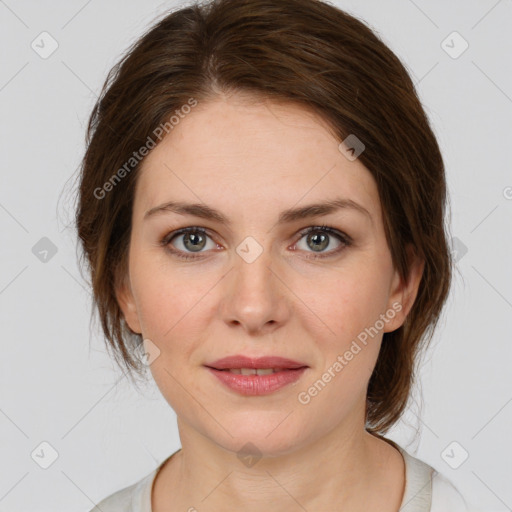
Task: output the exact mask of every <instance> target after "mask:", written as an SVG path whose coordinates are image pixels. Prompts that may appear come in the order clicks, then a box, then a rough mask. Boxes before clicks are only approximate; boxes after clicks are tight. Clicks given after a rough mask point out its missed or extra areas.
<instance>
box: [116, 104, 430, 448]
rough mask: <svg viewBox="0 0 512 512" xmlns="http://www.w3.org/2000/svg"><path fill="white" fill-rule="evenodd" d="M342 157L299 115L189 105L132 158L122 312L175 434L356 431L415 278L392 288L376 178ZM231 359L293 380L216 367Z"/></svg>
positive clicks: (222, 442)
mask: <svg viewBox="0 0 512 512" xmlns="http://www.w3.org/2000/svg"><path fill="white" fill-rule="evenodd" d="M338 146H339V142H338V141H337V140H336V139H335V138H334V136H333V135H332V134H331V133H330V131H329V129H328V127H327V126H326V125H325V123H323V122H322V120H321V119H320V118H318V117H317V116H316V115H315V114H313V113H311V112H309V111H307V110H305V109H303V108H302V107H299V106H296V105H290V104H286V105H285V104H277V103H274V102H265V103H264V102H256V101H254V99H253V100H252V101H251V100H250V98H247V97H242V96H231V97H229V98H227V97H219V98H217V99H215V100H212V101H209V102H208V103H205V104H201V103H200V104H198V106H197V107H195V108H194V109H193V110H192V112H190V113H189V114H188V115H187V116H186V117H184V118H183V119H181V120H180V122H179V124H177V125H175V126H174V128H173V130H172V131H171V132H170V133H169V135H167V136H166V138H164V139H163V140H162V142H161V143H160V144H159V145H158V146H157V147H156V148H155V149H154V150H153V151H152V152H151V153H150V154H149V155H148V156H147V157H146V158H145V160H144V161H143V165H142V169H141V170H140V175H139V177H138V183H137V188H136V194H135V199H134V205H133V218H132V233H131V240H130V249H129V270H128V275H127V276H126V281H125V284H124V285H123V286H122V287H121V288H120V289H119V291H118V300H119V303H120V306H121V308H122V310H123V313H124V316H125V318H126V321H127V322H128V324H129V326H130V328H131V329H132V330H133V331H135V332H139V333H141V334H142V336H143V338H144V339H148V340H150V344H149V345H148V347H149V348H148V350H149V352H150V354H151V351H153V354H154V355H156V354H158V356H157V357H156V358H155V359H154V361H153V362H152V363H151V366H150V369H151V372H152V375H153V377H154V379H155V381H156V383H157V385H158V387H159V389H160V390H161V392H162V394H163V396H164V397H165V398H166V400H167V401H168V403H169V404H170V405H171V406H172V408H173V409H174V411H175V412H176V414H177V416H178V419H179V422H180V425H181V426H182V427H183V428H186V429H189V430H191V431H194V432H197V433H200V434H202V435H203V436H204V437H205V438H207V439H209V440H211V441H212V442H214V443H216V444H217V445H219V446H222V447H224V448H226V449H228V450H232V451H237V450H239V449H240V447H242V446H243V445H245V443H247V442H251V443H253V444H254V445H255V446H257V447H258V449H259V450H260V451H261V452H262V453H267V454H274V455H276V454H282V453H287V452H289V451H291V450H293V449H297V448H299V447H304V446H307V445H308V444H312V443H314V442H316V441H318V440H319V439H320V438H322V436H326V435H327V434H329V433H330V432H333V431H339V430H342V429H352V430H353V429H355V428H358V429H361V430H362V429H363V425H364V411H365V398H366V389H367V386H368V381H369V378H370V376H371V374H372V371H373V368H374V366H375V363H376V361H377V357H378V354H379V349H380V344H381V340H382V335H383V333H384V332H388V331H393V330H395V329H397V328H398V327H399V326H400V325H401V324H402V323H403V321H404V318H405V316H406V314H407V312H408V311H409V309H410V307H411V306H412V302H413V301H414V298H415V294H416V291H417V285H418V282H419V278H420V271H418V272H416V274H414V272H413V275H412V278H411V279H410V280H409V281H408V284H405V283H403V282H402V281H401V280H400V278H399V276H398V274H397V272H395V270H394V267H393V263H392V260H391V254H390V251H389V247H388V246H387V242H386V239H385V235H384V227H383V219H382V217H381V210H380V208H381V206H380V201H379V195H378V191H377V188H376V184H375V182H374V179H373V177H372V176H371V174H370V172H369V171H368V170H367V169H366V168H365V167H364V166H363V164H362V163H361V162H360V161H359V160H358V159H356V160H349V159H347V158H346V157H345V156H344V154H342V152H341V151H340V150H339V148H338ZM334 201H338V202H339V203H338V207H337V208H333V209H331V210H330V211H329V212H326V211H320V209H314V208H313V209H309V210H307V209H304V208H305V207H306V206H308V205H312V204H321V205H326V204H327V203H332V202H334ZM170 202H173V203H181V204H182V205H183V204H199V205H200V206H201V207H203V210H201V209H199V208H195V209H194V211H190V210H187V209H186V208H185V209H181V210H180V211H177V210H176V208H175V207H171V206H168V207H167V208H159V207H161V206H162V205H165V204H167V203H170ZM208 208H209V209H210V210H208ZM289 210H294V211H295V214H291V213H290V212H289ZM213 211H214V212H213ZM287 211H288V214H287V215H284V213H283V212H287ZM205 212H206V215H205ZM212 212H213V213H212ZM308 214H309V215H308ZM185 228H186V229H187V230H188V232H178V230H182V229H185ZM311 228H312V229H311ZM194 230H195V231H194ZM308 230H310V231H309V232H308ZM146 343H147V342H146ZM155 347H156V348H155ZM232 355H237V356H238V355H242V356H246V357H248V358H250V359H253V358H259V357H282V358H287V359H290V360H293V361H295V362H296V363H299V366H302V369H298V370H297V369H294V370H293V369H287V370H283V371H280V372H279V373H276V374H274V376H268V375H267V376H251V375H248V376H244V375H236V370H235V373H232V372H229V371H221V370H219V369H217V370H213V369H212V368H214V367H216V368H218V367H219V366H221V365H220V364H219V363H217V362H218V360H220V359H222V358H225V357H227V356H232ZM150 357H151V356H150ZM260 363H261V362H260ZM267 363H268V362H267ZM216 364H217V366H216ZM229 364H231V367H232V368H234V369H236V368H241V367H244V366H243V365H245V367H247V366H248V365H249V363H247V362H242V363H240V364H236V363H235V362H232V363H229ZM269 364H270V365H271V366H273V367H276V366H279V364H282V365H284V366H286V365H285V364H284V363H282V362H281V363H280V362H278V361H277V362H276V361H273V362H271V363H269ZM260 366H262V367H265V366H268V364H267V365H266V364H264V363H261V364H260ZM221 373H222V375H220V374H221ZM227 373H229V376H227ZM292 375H293V377H292ZM258 379H259V382H260V384H255V381H256V380H258ZM227 381H229V382H232V385H231V386H230V385H227V384H226V382H227ZM249 381H251V382H249ZM233 383H234V384H233ZM244 383H245V385H246V386H248V388H247V387H243V386H244ZM315 383H316V384H315ZM233 386H234V387H233ZM244 389H245V390H246V391H245V392H244ZM247 390H248V391H247ZM251 390H252V391H251ZM248 393H249V394H248ZM285 418H286V419H285ZM283 420H284V421H283ZM180 428H181V427H180Z"/></svg>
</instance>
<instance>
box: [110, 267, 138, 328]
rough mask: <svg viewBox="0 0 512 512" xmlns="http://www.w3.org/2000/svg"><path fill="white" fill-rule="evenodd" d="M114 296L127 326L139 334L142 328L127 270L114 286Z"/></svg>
mask: <svg viewBox="0 0 512 512" xmlns="http://www.w3.org/2000/svg"><path fill="white" fill-rule="evenodd" d="M116 298H117V302H118V303H119V307H120V308H121V311H122V312H123V316H124V319H125V321H126V323H127V324H128V327H129V328H130V329H131V330H132V331H133V332H135V333H137V334H141V333H142V329H141V327H140V322H139V315H138V312H137V305H136V303H135V299H134V297H133V292H132V288H131V285H130V277H129V275H128V272H126V274H125V276H124V278H123V279H122V281H121V282H120V283H119V284H118V285H117V286H116Z"/></svg>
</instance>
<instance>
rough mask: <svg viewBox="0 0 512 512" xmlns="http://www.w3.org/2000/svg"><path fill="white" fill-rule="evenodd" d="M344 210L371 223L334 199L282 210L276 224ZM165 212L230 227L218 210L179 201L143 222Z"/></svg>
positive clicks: (352, 205)
mask: <svg viewBox="0 0 512 512" xmlns="http://www.w3.org/2000/svg"><path fill="white" fill-rule="evenodd" d="M346 209H350V210H353V211H357V212H359V213H362V214H364V215H365V216H367V217H368V218H369V220H370V221H371V222H373V218H372V216H371V214H370V212H369V211H368V210H367V209H366V208H365V207H364V206H362V205H360V204H359V203H356V202H355V201H353V200H352V199H346V198H336V199H333V200H330V201H326V202H323V203H314V204H308V205H306V206H301V207H298V208H290V209H288V210H284V211H282V212H281V213H280V215H279V219H278V221H277V224H287V223H291V222H295V221H298V220H303V219H308V218H311V217H320V216H324V215H329V214H330V213H334V212H337V211H339V210H346ZM166 212H174V213H178V214H180V215H193V216H195V217H200V218H203V219H209V220H214V221H217V222H219V223H220V224H223V225H226V226H228V227H229V226H231V221H230V220H229V219H228V218H227V217H226V216H225V215H224V214H223V213H222V212H220V211H219V210H216V209H215V208H212V207H211V206H208V205H206V204H202V203H184V202H181V201H169V202H167V203H164V204H161V205H159V206H155V207H154V208H151V209H149V210H148V211H147V212H146V213H145V214H144V220H146V219H148V218H150V217H152V216H154V215H156V214H162V213H166Z"/></svg>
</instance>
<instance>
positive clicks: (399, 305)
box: [384, 245, 425, 332]
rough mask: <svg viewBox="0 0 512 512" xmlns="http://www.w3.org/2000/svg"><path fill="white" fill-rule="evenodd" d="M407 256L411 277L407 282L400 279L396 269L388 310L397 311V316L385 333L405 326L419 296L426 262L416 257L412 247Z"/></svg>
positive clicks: (409, 276) (410, 246) (409, 248)
mask: <svg viewBox="0 0 512 512" xmlns="http://www.w3.org/2000/svg"><path fill="white" fill-rule="evenodd" d="M407 255H408V258H409V275H408V277H407V281H406V280H405V279H402V278H401V277H400V274H399V272H398V270H397V269H395V273H394V276H393V283H392V285H391V289H390V292H391V293H390V296H389V302H388V308H389V310H391V309H392V310H393V311H397V314H396V315H395V316H394V318H393V320H392V321H390V322H389V323H388V324H387V327H386V328H385V329H384V332H391V331H394V330H396V329H398V328H399V327H401V326H402V325H403V323H404V322H405V319H406V318H407V315H408V314H409V311H410V310H411V308H412V306H413V305H414V301H415V300H416V297H417V295H418V290H419V286H420V283H421V278H422V276H423V269H424V267H425V261H424V260H423V259H422V258H420V257H419V256H417V255H416V252H415V251H414V247H413V246H412V245H409V246H408V247H407Z"/></svg>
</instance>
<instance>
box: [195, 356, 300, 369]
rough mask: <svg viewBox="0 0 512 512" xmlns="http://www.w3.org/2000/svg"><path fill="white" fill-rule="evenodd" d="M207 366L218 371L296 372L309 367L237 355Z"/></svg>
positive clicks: (278, 358)
mask: <svg viewBox="0 0 512 512" xmlns="http://www.w3.org/2000/svg"><path fill="white" fill-rule="evenodd" d="M205 366H207V367H209V368H213V369H216V370H231V369H234V368H262V369H264V368H283V369H288V370H296V369H298V368H302V367H307V364H304V363H301V362H298V361H293V360H292V359H287V358H285V357H279V356H263V357H247V356H243V355H238V354H237V355H234V356H228V357H223V358H222V359H217V361H214V362H212V363H208V364H206V365H205Z"/></svg>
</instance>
